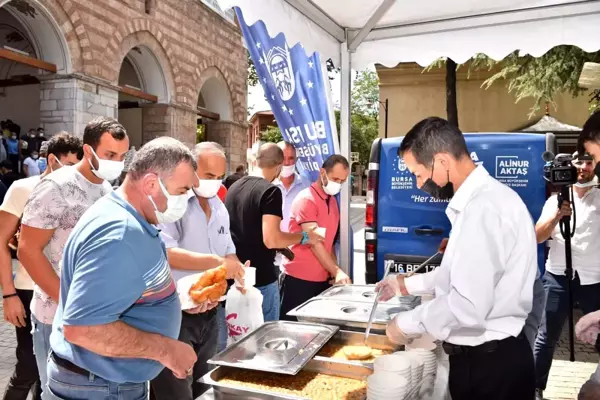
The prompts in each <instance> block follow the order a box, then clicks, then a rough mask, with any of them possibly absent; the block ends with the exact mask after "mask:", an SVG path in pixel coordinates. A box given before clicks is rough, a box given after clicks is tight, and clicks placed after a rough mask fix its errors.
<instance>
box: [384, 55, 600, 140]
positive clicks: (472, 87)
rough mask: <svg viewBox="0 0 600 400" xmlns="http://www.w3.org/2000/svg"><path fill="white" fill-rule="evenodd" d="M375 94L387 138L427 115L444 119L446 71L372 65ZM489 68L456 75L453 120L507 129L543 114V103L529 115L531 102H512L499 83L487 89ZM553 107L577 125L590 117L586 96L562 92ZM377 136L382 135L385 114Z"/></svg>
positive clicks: (469, 127) (465, 127)
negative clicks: (385, 106)
mask: <svg viewBox="0 0 600 400" xmlns="http://www.w3.org/2000/svg"><path fill="white" fill-rule="evenodd" d="M377 74H378V75H379V81H380V83H379V98H380V100H381V101H385V99H386V98H387V99H388V100H389V110H388V116H389V123H388V125H389V126H388V136H389V137H393V136H402V135H404V134H405V133H406V132H407V131H408V130H410V128H412V127H413V126H414V124H416V123H417V122H419V121H420V120H422V119H423V118H426V117H430V116H439V117H443V118H446V86H445V76H446V75H445V69H438V70H434V71H432V72H427V73H423V72H422V68H421V67H419V66H418V65H416V64H400V65H399V66H398V67H396V68H377ZM491 75H492V73H491V72H487V71H485V72H478V73H473V74H472V75H471V77H470V79H467V72H466V70H465V69H460V70H459V71H458V73H457V103H458V120H459V125H460V128H461V130H462V131H463V132H510V131H514V130H516V129H519V128H522V127H524V126H526V125H528V124H531V123H532V122H534V121H536V120H537V118H539V117H541V116H542V115H543V113H544V112H545V110H544V107H542V109H541V110H540V112H538V113H537V114H536V116H534V117H533V118H531V119H529V117H528V114H529V112H530V108H531V105H532V101H531V100H528V99H525V100H522V101H521V102H519V103H517V104H515V98H514V96H513V95H512V94H509V93H507V88H506V85H505V84H504V83H496V84H494V85H493V86H492V87H490V88H489V89H487V90H485V89H483V88H481V84H482V83H483V81H485V80H486V79H487V78H488V77H489V76H491ZM555 101H556V105H557V108H556V109H554V108H553V107H552V106H550V110H549V111H550V114H551V115H552V116H553V117H555V118H557V119H559V120H560V121H561V122H564V123H567V124H570V125H575V126H582V125H583V124H584V122H585V121H586V120H587V118H588V117H589V112H588V97H587V96H586V95H585V94H584V95H582V96H579V97H577V98H572V97H571V95H567V94H563V95H559V96H557V98H556V99H555ZM380 115H381V119H380V121H381V122H382V123H380V124H379V134H380V136H383V135H384V126H385V124H384V123H383V122H384V118H385V117H384V116H383V109H382V110H381V114H380Z"/></svg>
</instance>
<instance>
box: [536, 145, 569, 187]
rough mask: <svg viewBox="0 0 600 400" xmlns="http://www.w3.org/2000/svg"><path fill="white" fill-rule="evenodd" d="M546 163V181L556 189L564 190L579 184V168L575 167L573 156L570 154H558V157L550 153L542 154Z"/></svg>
mask: <svg viewBox="0 0 600 400" xmlns="http://www.w3.org/2000/svg"><path fill="white" fill-rule="evenodd" d="M542 158H543V159H544V161H546V165H544V179H546V180H547V181H548V182H550V183H551V184H552V185H553V186H554V187H556V188H562V187H565V186H570V185H573V184H575V183H577V168H575V166H574V165H573V156H572V155H570V154H564V153H561V154H557V155H556V157H555V156H554V154H552V153H551V152H549V151H546V152H544V154H542Z"/></svg>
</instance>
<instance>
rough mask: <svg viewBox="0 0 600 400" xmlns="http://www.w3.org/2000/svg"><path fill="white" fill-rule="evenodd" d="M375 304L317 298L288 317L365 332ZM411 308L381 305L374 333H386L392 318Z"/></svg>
mask: <svg viewBox="0 0 600 400" xmlns="http://www.w3.org/2000/svg"><path fill="white" fill-rule="evenodd" d="M372 307H373V304H369V303H359V302H355V301H347V300H345V301H343V300H330V299H324V298H320V297H316V298H313V299H310V300H308V301H307V302H305V303H303V304H301V305H299V306H298V307H296V308H294V309H293V310H291V311H290V312H288V314H287V315H289V316H292V317H296V318H297V319H298V320H299V321H305V322H314V323H320V324H329V325H338V326H341V327H344V328H351V329H359V330H363V331H364V330H365V329H366V328H367V324H368V322H369V315H370V313H371V309H372ZM409 310H411V307H409V306H406V305H404V304H401V305H392V304H385V303H383V304H381V303H380V304H379V305H378V306H377V311H376V312H375V318H374V320H373V326H372V327H371V331H372V332H379V333H383V332H385V328H386V326H387V324H388V323H389V322H390V321H391V320H392V318H393V317H394V316H395V315H396V314H398V313H400V312H403V311H409Z"/></svg>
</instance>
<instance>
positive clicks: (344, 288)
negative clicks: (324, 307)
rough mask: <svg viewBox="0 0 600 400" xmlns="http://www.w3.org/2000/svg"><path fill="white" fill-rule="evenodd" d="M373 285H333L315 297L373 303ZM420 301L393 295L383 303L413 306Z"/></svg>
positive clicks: (419, 299)
mask: <svg viewBox="0 0 600 400" xmlns="http://www.w3.org/2000/svg"><path fill="white" fill-rule="evenodd" d="M376 295H377V293H376V292H375V285H335V286H332V287H330V288H329V289H327V290H325V291H324V292H323V293H321V294H320V295H318V296H317V297H322V298H324V299H331V300H351V301H357V302H361V303H373V302H374V301H375V296H376ZM420 303H421V298H420V297H418V296H401V297H394V298H392V299H390V300H389V301H387V302H385V303H383V304H389V305H406V306H409V307H410V306H412V308H415V307H416V306H418V305H419V304H420Z"/></svg>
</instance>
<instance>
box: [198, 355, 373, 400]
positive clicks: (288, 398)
mask: <svg viewBox="0 0 600 400" xmlns="http://www.w3.org/2000/svg"><path fill="white" fill-rule="evenodd" d="M233 370H235V368H232V367H217V368H215V369H214V370H212V371H210V372H209V373H208V374H206V375H204V376H203V377H202V378H201V379H200V381H201V382H202V383H205V384H207V385H211V386H212V387H213V390H214V394H215V398H216V399H222V400H228V399H232V400H234V399H235V400H237V399H246V400H310V399H308V398H304V397H298V396H292V395H289V394H282V393H276V392H269V391H263V390H258V389H254V388H249V387H244V386H241V385H240V386H238V385H231V384H227V383H220V382H219V380H220V379H222V378H224V377H226V376H227V375H228V373H230V372H231V371H233ZM304 370H305V371H311V372H318V373H322V374H327V375H332V376H337V377H342V378H351V379H357V380H362V381H365V380H366V379H367V377H368V376H369V375H371V374H372V373H373V371H372V370H371V369H370V368H368V367H364V366H361V365H357V364H352V363H349V362H340V361H333V360H318V359H315V360H311V361H310V362H309V363H308V364H307V365H306V367H305V368H304ZM265 373H267V374H268V372H265ZM280 377H281V379H283V380H285V378H286V376H285V375H283V376H281V375H280Z"/></svg>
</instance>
